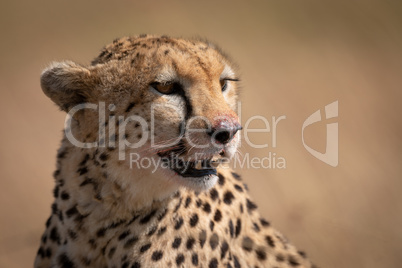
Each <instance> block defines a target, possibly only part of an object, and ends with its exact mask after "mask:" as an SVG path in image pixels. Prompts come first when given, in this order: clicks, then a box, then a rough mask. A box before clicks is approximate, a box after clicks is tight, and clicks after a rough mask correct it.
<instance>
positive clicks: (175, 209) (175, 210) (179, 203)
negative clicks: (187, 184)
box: [173, 197, 183, 212]
mask: <svg viewBox="0 0 402 268" xmlns="http://www.w3.org/2000/svg"><path fill="white" fill-rule="evenodd" d="M182 199H183V198H181V197H180V199H179V202H178V203H177V205H176V207H175V208H174V210H173V212H177V211H178V210H179V208H180V206H181V201H182Z"/></svg>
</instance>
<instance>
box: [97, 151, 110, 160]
mask: <svg viewBox="0 0 402 268" xmlns="http://www.w3.org/2000/svg"><path fill="white" fill-rule="evenodd" d="M99 159H100V160H102V161H106V160H108V159H109V155H108V154H107V153H101V154H100V156H99Z"/></svg>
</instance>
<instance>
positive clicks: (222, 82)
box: [219, 78, 240, 92]
mask: <svg viewBox="0 0 402 268" xmlns="http://www.w3.org/2000/svg"><path fill="white" fill-rule="evenodd" d="M228 81H234V82H238V81H240V80H239V79H237V78H224V79H221V80H219V83H220V84H221V88H222V92H225V91H226V89H227V87H228Z"/></svg>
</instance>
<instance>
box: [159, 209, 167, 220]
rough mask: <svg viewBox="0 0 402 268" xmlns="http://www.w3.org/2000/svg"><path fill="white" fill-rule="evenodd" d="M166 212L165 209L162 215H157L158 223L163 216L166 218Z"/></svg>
mask: <svg viewBox="0 0 402 268" xmlns="http://www.w3.org/2000/svg"><path fill="white" fill-rule="evenodd" d="M167 212H168V210H167V208H165V209H164V210H163V211H162V213H161V214H159V215H158V218H157V219H158V221H161V220H162V219H163V218H164V217H165V216H166V213H167Z"/></svg>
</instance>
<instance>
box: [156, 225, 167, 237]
mask: <svg viewBox="0 0 402 268" xmlns="http://www.w3.org/2000/svg"><path fill="white" fill-rule="evenodd" d="M166 229H167V228H166V226H163V227H161V228H160V229H159V230H158V236H160V235H163V234H164V233H165V232H166Z"/></svg>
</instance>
